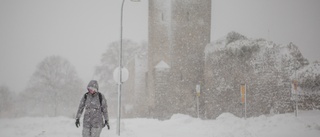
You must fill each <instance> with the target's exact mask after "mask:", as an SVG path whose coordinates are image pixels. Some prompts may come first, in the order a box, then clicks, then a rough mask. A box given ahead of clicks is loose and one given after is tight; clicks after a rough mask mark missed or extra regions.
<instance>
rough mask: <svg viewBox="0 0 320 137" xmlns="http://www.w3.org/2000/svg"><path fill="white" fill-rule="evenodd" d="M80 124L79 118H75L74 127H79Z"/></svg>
mask: <svg viewBox="0 0 320 137" xmlns="http://www.w3.org/2000/svg"><path fill="white" fill-rule="evenodd" d="M79 126H80V121H79V119H76V127H79Z"/></svg>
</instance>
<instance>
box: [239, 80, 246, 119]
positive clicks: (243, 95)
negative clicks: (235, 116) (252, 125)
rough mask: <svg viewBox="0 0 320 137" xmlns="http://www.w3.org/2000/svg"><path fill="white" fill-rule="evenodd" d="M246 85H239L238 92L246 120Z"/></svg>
mask: <svg viewBox="0 0 320 137" xmlns="http://www.w3.org/2000/svg"><path fill="white" fill-rule="evenodd" d="M246 88H247V85H246V84H241V85H240V92H241V103H244V119H247V93H246V90H247V89H246Z"/></svg>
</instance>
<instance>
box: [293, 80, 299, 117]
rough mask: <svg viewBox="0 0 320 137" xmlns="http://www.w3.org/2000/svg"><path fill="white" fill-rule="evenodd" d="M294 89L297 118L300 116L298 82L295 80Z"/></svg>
mask: <svg viewBox="0 0 320 137" xmlns="http://www.w3.org/2000/svg"><path fill="white" fill-rule="evenodd" d="M292 87H293V90H292V96H293V99H294V102H295V109H296V110H295V113H294V114H295V116H296V117H297V116H298V81H297V80H293V82H292Z"/></svg>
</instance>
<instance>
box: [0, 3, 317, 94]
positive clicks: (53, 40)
mask: <svg viewBox="0 0 320 137" xmlns="http://www.w3.org/2000/svg"><path fill="white" fill-rule="evenodd" d="M121 2H122V1H121V0H95V1H89V0H51V1H44V0H0V64H1V67H0V85H7V86H8V87H9V88H10V89H11V90H13V91H16V92H19V91H22V90H23V89H24V88H25V87H26V85H27V82H28V80H29V78H30V76H31V75H32V73H33V72H34V71H35V69H36V65H37V64H38V63H40V62H41V61H42V60H43V59H44V58H45V57H47V56H51V55H59V56H62V57H64V58H66V59H68V60H69V61H70V62H71V64H72V65H74V66H75V68H76V71H77V73H78V74H79V76H80V78H81V79H82V80H83V81H84V82H85V83H86V82H88V81H90V80H91V78H92V75H93V71H94V67H95V66H96V65H99V63H100V59H101V55H102V54H103V53H104V52H105V50H106V48H107V45H108V44H109V43H111V42H113V41H117V40H119V39H120V7H121ZM212 8H213V9H212V33H211V40H216V39H218V38H221V37H223V36H225V35H226V34H227V33H228V32H230V31H237V32H239V33H241V34H243V35H245V36H247V37H250V38H265V39H268V40H272V41H274V42H276V43H277V44H288V43H289V42H293V43H294V44H296V45H297V46H298V47H299V49H300V50H301V52H302V53H303V55H304V56H305V57H306V58H308V59H309V61H315V60H320V54H318V52H320V44H319V43H320V41H319V38H320V14H319V13H320V0H241V1H239V0H213V2H212ZM147 12H148V1H147V0H141V2H139V3H134V2H130V0H127V1H126V3H125V7H124V33H123V37H124V38H128V39H131V40H134V41H136V42H142V41H147V34H148V18H147V15H148V13H147Z"/></svg>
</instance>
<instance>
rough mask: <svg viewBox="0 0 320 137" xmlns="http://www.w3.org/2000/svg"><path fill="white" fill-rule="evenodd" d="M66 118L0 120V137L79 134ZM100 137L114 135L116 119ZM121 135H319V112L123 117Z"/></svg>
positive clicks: (273, 136) (76, 135)
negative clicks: (165, 118)
mask: <svg viewBox="0 0 320 137" xmlns="http://www.w3.org/2000/svg"><path fill="white" fill-rule="evenodd" d="M74 122H75V120H74V119H70V118H66V117H37V118H32V117H25V118H16V119H0V137H81V131H82V128H76V127H75V124H74ZM110 124H111V130H107V129H106V128H104V129H103V131H102V133H101V137H117V134H116V119H111V120H110ZM121 136H123V137H320V111H318V110H314V111H300V112H299V116H298V117H295V116H294V114H292V113H290V114H280V115H273V116H260V117H254V118H248V119H247V120H244V119H243V118H238V117H235V116H234V115H232V114H230V113H224V114H222V115H220V116H219V117H218V118H217V119H215V120H200V119H196V118H191V117H189V116H186V115H181V114H176V115H174V116H172V118H171V119H170V120H165V121H159V120H155V119H145V118H137V119H123V120H122V121H121Z"/></svg>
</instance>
